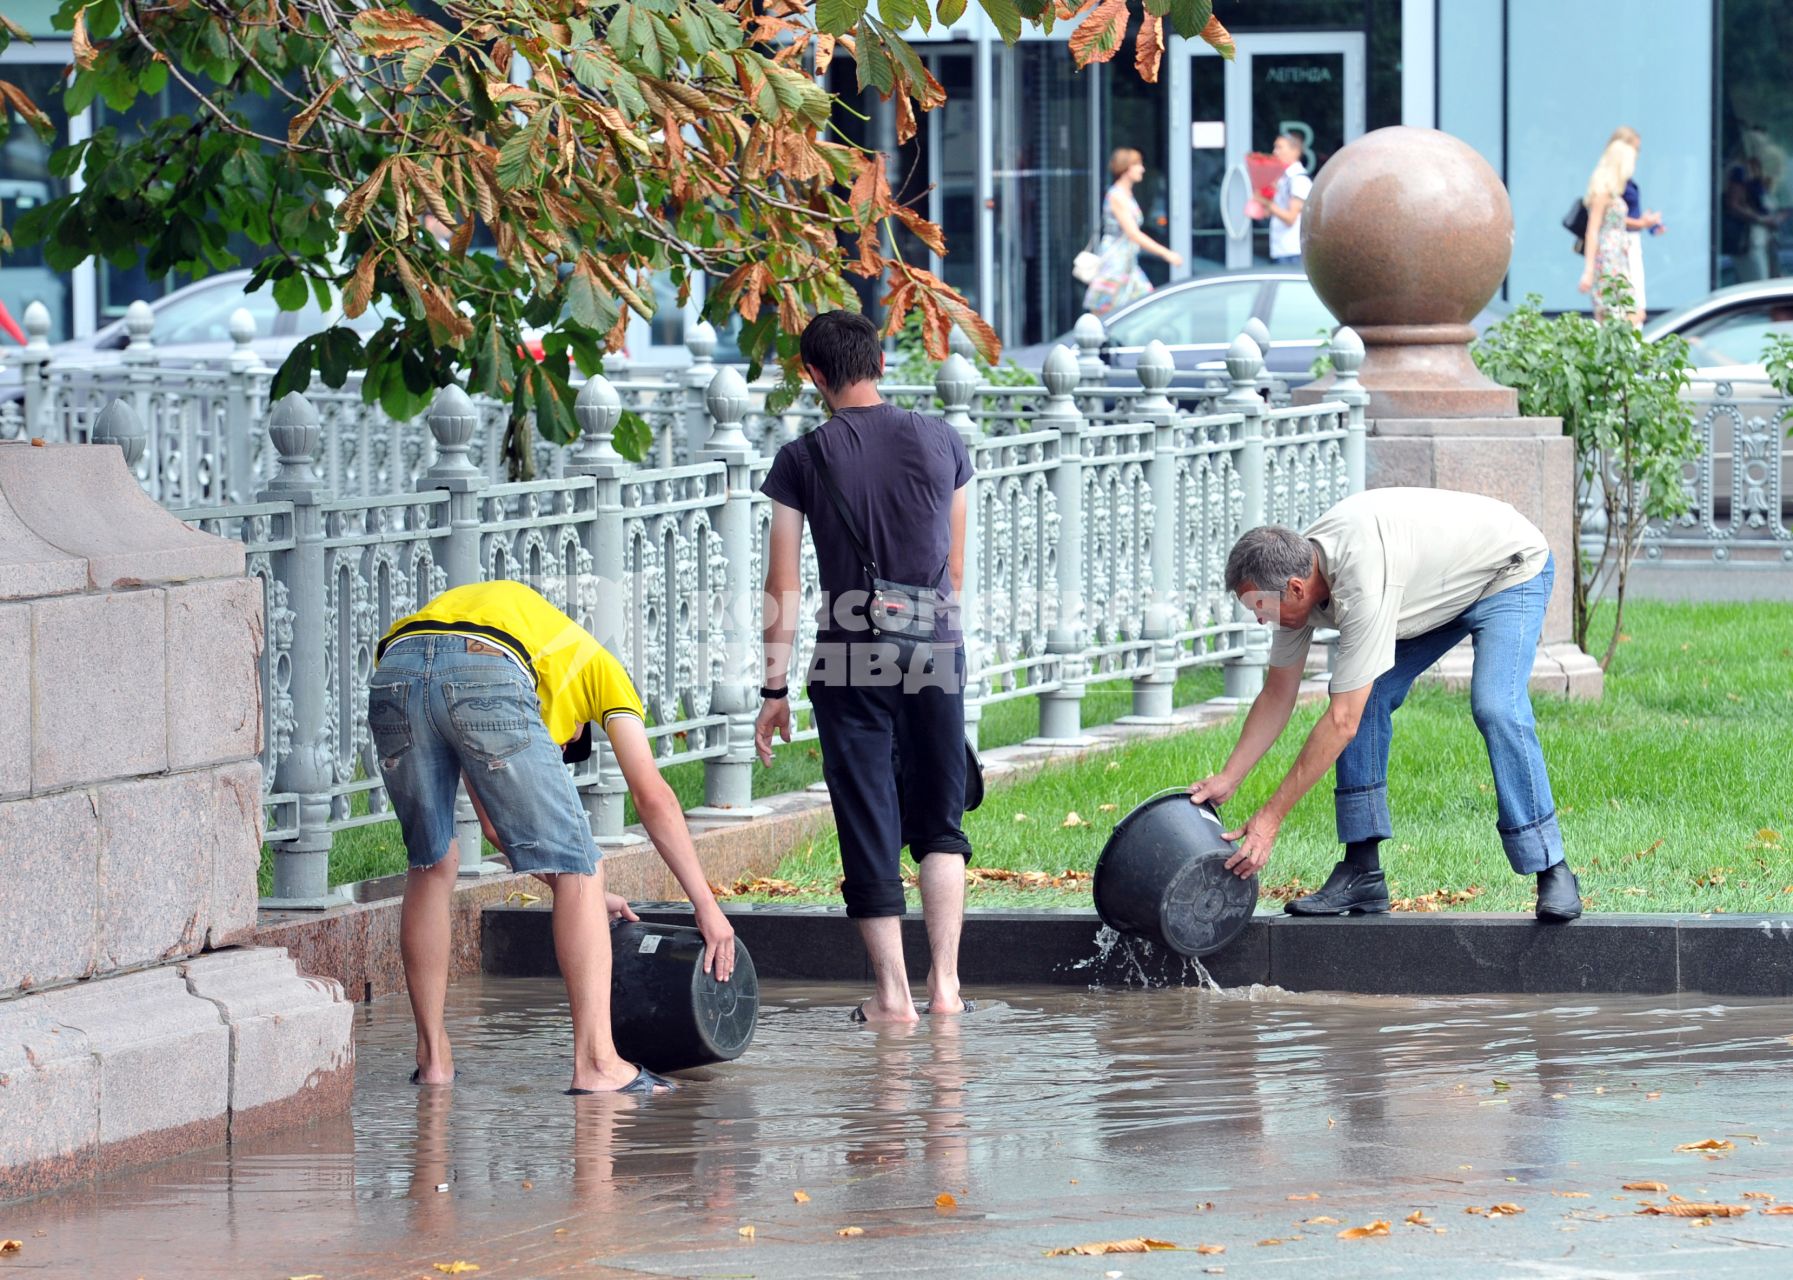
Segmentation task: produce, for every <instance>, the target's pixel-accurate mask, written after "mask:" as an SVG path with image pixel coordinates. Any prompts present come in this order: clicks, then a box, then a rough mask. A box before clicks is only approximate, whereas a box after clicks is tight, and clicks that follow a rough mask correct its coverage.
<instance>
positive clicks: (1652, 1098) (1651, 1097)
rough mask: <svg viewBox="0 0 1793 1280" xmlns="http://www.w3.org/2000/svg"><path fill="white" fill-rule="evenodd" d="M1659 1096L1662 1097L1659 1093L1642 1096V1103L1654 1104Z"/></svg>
mask: <svg viewBox="0 0 1793 1280" xmlns="http://www.w3.org/2000/svg"><path fill="white" fill-rule="evenodd" d="M1661 1096H1662V1094H1660V1093H1646V1094H1645V1095H1644V1101H1645V1102H1654V1101H1656V1099H1658V1098H1660V1097H1661Z"/></svg>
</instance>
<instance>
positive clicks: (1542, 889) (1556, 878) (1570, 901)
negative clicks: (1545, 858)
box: [1538, 862, 1581, 920]
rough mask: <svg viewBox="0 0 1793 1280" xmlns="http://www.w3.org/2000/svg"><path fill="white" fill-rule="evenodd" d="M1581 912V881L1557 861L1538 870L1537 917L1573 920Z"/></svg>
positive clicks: (1566, 865) (1562, 863)
mask: <svg viewBox="0 0 1793 1280" xmlns="http://www.w3.org/2000/svg"><path fill="white" fill-rule="evenodd" d="M1580 914H1581V882H1580V881H1579V880H1577V879H1576V878H1575V873H1574V872H1573V871H1571V870H1569V864H1568V863H1566V862H1559V863H1557V864H1556V865H1555V866H1554V867H1546V868H1544V870H1542V871H1540V872H1538V919H1540V920H1573V919H1575V917H1576V916H1578V915H1580Z"/></svg>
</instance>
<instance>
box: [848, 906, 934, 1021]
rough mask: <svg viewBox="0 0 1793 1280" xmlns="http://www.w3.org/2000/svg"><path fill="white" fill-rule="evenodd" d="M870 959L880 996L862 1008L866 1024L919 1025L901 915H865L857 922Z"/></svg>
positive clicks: (874, 997)
mask: <svg viewBox="0 0 1793 1280" xmlns="http://www.w3.org/2000/svg"><path fill="white" fill-rule="evenodd" d="M855 923H857V924H858V925H859V936H860V938H861V939H863V940H864V942H865V952H866V955H868V956H869V957H871V962H872V981H873V982H875V983H876V984H877V993H876V994H875V995H873V996H872V998H871V999H870V1000H867V1001H866V1002H865V1003H864V1004H863V1005H861V1006H860V1007H861V1008H862V1009H863V1010H864V1012H865V1020H866V1021H867V1022H920V1021H921V1015H919V1014H918V1013H916V1012H915V1001H914V1000H913V999H911V998H910V995H909V970H908V969H907V968H906V967H905V966H904V964H903V922H902V919H901V917H899V916H866V917H861V918H860V919H859V920H857V921H855Z"/></svg>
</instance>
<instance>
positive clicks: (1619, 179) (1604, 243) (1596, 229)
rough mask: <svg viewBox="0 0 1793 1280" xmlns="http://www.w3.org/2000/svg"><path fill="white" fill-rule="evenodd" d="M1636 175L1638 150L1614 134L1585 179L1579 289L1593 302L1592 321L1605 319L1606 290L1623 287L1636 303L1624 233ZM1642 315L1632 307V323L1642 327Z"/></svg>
mask: <svg viewBox="0 0 1793 1280" xmlns="http://www.w3.org/2000/svg"><path fill="white" fill-rule="evenodd" d="M1636 172H1637V148H1636V147H1634V146H1632V145H1631V144H1630V143H1629V142H1626V141H1625V140H1624V139H1623V138H1621V137H1619V136H1618V135H1617V134H1615V135H1614V136H1613V138H1612V140H1611V141H1610V142H1608V143H1607V144H1606V150H1604V151H1602V152H1601V153H1600V163H1598V164H1596V165H1595V166H1594V172H1593V173H1592V174H1590V175H1589V177H1588V189H1587V194H1586V195H1584V196H1583V197H1582V202H1583V203H1584V204H1586V205H1587V208H1588V230H1587V236H1586V237H1585V241H1586V243H1585V245H1584V248H1583V251H1582V252H1583V256H1584V259H1585V261H1586V265H1585V266H1584V267H1583V269H1582V272H1581V284H1580V286H1579V288H1580V289H1581V291H1582V292H1583V293H1591V294H1592V295H1593V298H1594V319H1596V320H1603V319H1605V318H1606V289H1607V287H1608V285H1609V284H1611V283H1614V282H1616V283H1618V284H1620V285H1623V286H1624V287H1625V289H1626V290H1627V291H1629V292H1630V293H1631V295H1632V297H1633V298H1634V299H1635V298H1636V296H1637V289H1636V286H1635V284H1634V283H1633V281H1632V279H1631V239H1630V235H1631V233H1630V232H1629V231H1627V230H1626V229H1625V184H1626V183H1627V182H1630V181H1631V177H1632V175H1633V174H1634V173H1636ZM1642 321H1643V311H1642V310H1641V309H1639V308H1636V307H1634V308H1633V310H1632V312H1631V322H1632V323H1633V324H1639V325H1641V323H1642Z"/></svg>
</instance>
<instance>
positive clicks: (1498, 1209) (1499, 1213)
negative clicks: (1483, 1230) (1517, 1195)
mask: <svg viewBox="0 0 1793 1280" xmlns="http://www.w3.org/2000/svg"><path fill="white" fill-rule="evenodd" d="M1524 1212H1525V1210H1524V1209H1521V1208H1520V1207H1519V1206H1518V1205H1516V1204H1497V1205H1494V1206H1493V1207H1492V1208H1490V1209H1489V1210H1488V1216H1489V1217H1490V1218H1511V1217H1513V1216H1514V1215H1515V1214H1520V1213H1524Z"/></svg>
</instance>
